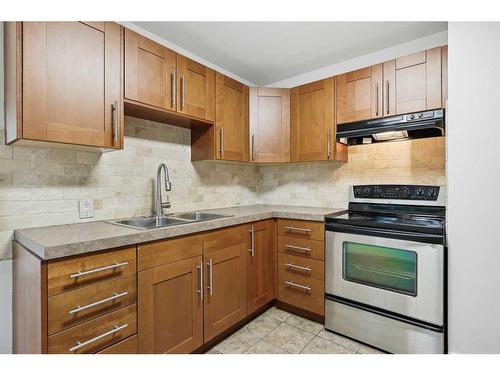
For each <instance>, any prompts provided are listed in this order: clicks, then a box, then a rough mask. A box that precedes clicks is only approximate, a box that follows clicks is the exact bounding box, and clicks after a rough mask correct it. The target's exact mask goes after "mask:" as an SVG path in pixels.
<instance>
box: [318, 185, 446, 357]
mask: <svg viewBox="0 0 500 375" xmlns="http://www.w3.org/2000/svg"><path fill="white" fill-rule="evenodd" d="M325 221H326V223H325V227H326V230H327V232H326V264H325V268H326V281H325V282H326V288H325V299H326V301H325V327H326V328H327V329H329V330H331V331H334V332H337V333H340V334H343V335H345V336H348V337H351V338H354V339H356V340H359V341H362V342H365V343H367V344H369V345H373V346H375V347H378V348H381V349H383V350H386V351H388V352H392V353H444V352H446V332H445V329H446V318H445V314H446V310H445V308H446V306H445V293H446V289H445V286H446V284H445V275H446V246H445V188H444V187H442V186H421V185H418V186H416V185H358V186H352V187H351V189H350V199H349V210H348V212H347V213H345V214H343V215H340V216H334V215H331V216H327V217H326V219H325Z"/></svg>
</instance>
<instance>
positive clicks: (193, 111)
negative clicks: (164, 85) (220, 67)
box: [176, 55, 215, 120]
mask: <svg viewBox="0 0 500 375" xmlns="http://www.w3.org/2000/svg"><path fill="white" fill-rule="evenodd" d="M176 92H177V111H178V112H181V113H184V114H186V115H189V116H193V117H197V118H201V119H205V120H213V119H214V116H215V71H214V70H213V69H210V68H207V67H206V66H204V65H202V64H200V63H198V62H196V61H193V60H191V59H188V58H187V57H185V56H182V55H177V88H176Z"/></svg>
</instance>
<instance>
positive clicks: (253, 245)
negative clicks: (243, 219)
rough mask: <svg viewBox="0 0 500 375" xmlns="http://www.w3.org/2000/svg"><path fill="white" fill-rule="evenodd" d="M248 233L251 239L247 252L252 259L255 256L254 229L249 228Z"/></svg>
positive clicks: (252, 227)
mask: <svg viewBox="0 0 500 375" xmlns="http://www.w3.org/2000/svg"><path fill="white" fill-rule="evenodd" d="M248 232H249V233H250V236H251V239H250V249H248V251H249V252H250V254H251V255H252V256H253V257H254V256H255V228H254V226H253V225H252V226H251V227H250V229H249V230H248Z"/></svg>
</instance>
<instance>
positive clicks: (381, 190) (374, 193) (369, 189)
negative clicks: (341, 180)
mask: <svg viewBox="0 0 500 375" xmlns="http://www.w3.org/2000/svg"><path fill="white" fill-rule="evenodd" d="M352 189H353V194H354V198H362V199H403V200H413V201H437V199H438V196H439V190H440V187H439V186H429V185H355V186H353V187H352Z"/></svg>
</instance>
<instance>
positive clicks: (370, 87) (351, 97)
mask: <svg viewBox="0 0 500 375" xmlns="http://www.w3.org/2000/svg"><path fill="white" fill-rule="evenodd" d="M336 86H337V123H339V124H341V123H346V122H354V121H361V120H367V119H370V118H377V117H382V65H381V64H378V65H373V66H369V67H367V68H363V69H358V70H355V71H353V72H349V73H344V74H341V75H339V76H337V77H336Z"/></svg>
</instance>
